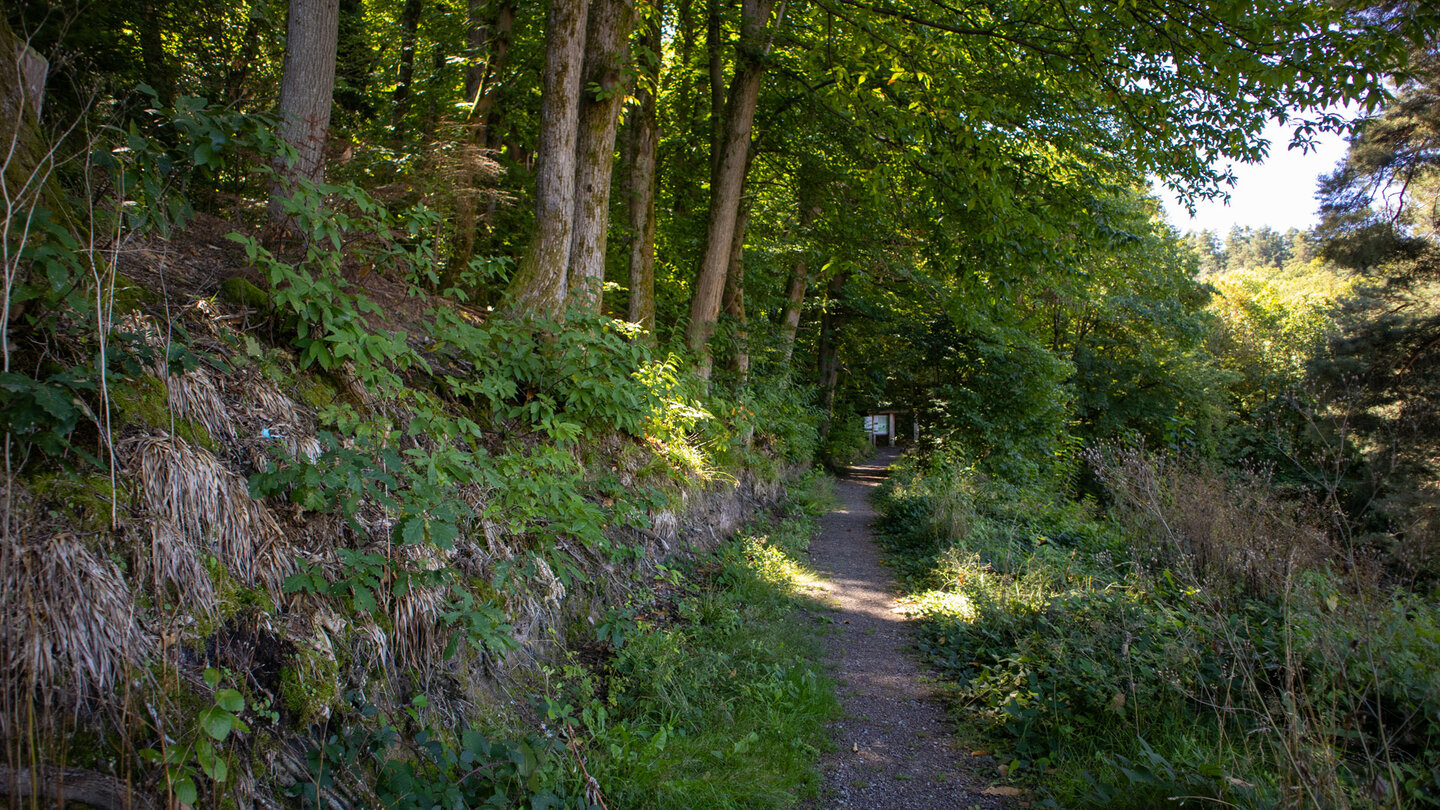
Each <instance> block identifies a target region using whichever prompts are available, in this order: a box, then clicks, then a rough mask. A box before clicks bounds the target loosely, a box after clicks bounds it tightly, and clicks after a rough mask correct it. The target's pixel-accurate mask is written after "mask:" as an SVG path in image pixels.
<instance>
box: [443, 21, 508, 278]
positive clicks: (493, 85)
mask: <svg viewBox="0 0 1440 810" xmlns="http://www.w3.org/2000/svg"><path fill="white" fill-rule="evenodd" d="M484 5H485V4H484V0H470V6H469V8H470V12H469V13H470V27H469V30H468V32H467V34H466V44H467V48H466V55H467V57H468V59H469V65H468V66H467V67H466V69H465V100H466V101H467V102H468V103H469V104H470V109H469V111H468V112H467V114H466V131H467V133H468V137H469V138H470V139H471V141H472V142H473V143H474V144H475V145H476V146H478V147H480V148H481V149H487V148H488V147H489V144H490V140H491V138H492V137H493V134H494V129H495V127H494V120H493V118H494V110H495V103H496V101H497V100H498V99H499V97H500V82H499V76H500V72H501V71H502V70H504V68H505V62H506V58H507V57H508V56H509V54H510V35H511V32H512V31H513V30H514V28H515V4H514V2H513V0H501V2H499V3H498V4H497V5H496V7H495V10H494V14H493V16H491V17H489V18H486V17H484V16H483V12H484ZM487 46H488V48H489V51H490V53H489V55H488V56H487V57H486V58H485V59H484V60H483V61H482V60H481V58H480V53H481V51H482V50H483V49H485V48H486V47H487ZM482 179H483V178H481V177H479V176H478V175H477V174H475V173H469V174H466V175H465V176H464V177H463V178H462V182H463V183H464V184H465V185H466V187H467V188H472V189H473V188H475V187H476V186H477V185H478V184H479V183H480V182H481V180H482ZM491 199H492V200H493V198H491ZM481 202H482V200H481V198H480V197H479V196H478V195H476V194H460V195H459V198H458V199H457V200H456V202H455V239H454V242H453V246H452V248H451V250H450V257H449V259H448V260H447V261H446V265H445V275H444V277H443V278H442V279H441V281H440V289H441V290H442V291H443V290H446V289H449V288H450V287H453V286H454V285H455V282H456V281H457V280H458V279H459V278H460V273H461V271H463V270H464V269H465V267H466V266H467V265H468V264H469V263H470V259H471V257H473V256H474V255H475V237H476V235H477V231H478V230H480V228H481V226H482V218H481V208H480V205H481Z"/></svg>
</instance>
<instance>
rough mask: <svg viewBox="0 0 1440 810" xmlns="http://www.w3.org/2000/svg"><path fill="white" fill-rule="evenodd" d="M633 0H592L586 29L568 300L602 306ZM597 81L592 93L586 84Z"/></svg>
mask: <svg viewBox="0 0 1440 810" xmlns="http://www.w3.org/2000/svg"><path fill="white" fill-rule="evenodd" d="M634 21H635V0H592V2H591V4H590V15H589V20H588V21H587V23H586V33H585V70H584V78H583V79H582V82H583V84H582V87H583V88H585V89H584V90H583V97H582V98H581V101H580V133H579V138H578V142H577V144H576V147H575V150H576V161H577V164H576V169H575V171H576V174H575V224H574V230H573V232H572V233H571V237H570V269H569V273H570V276H569V279H568V283H569V287H570V296H571V303H572V304H574V305H576V306H581V307H584V308H585V309H588V310H590V311H592V312H599V311H600V304H601V289H602V287H603V286H604V283H605V243H606V237H607V232H608V230H609V227H610V179H611V176H612V169H613V167H614V163H615V128H616V124H617V122H618V121H619V116H620V105H621V104H623V103H624V101H625V72H624V71H625V67H626V64H625V63H626V62H627V61H628V59H629V44H630V29H631V28H632V26H633V25H634ZM592 86H594V87H598V88H599V93H598V94H592V93H591V91H590V90H589V88H590V87H592Z"/></svg>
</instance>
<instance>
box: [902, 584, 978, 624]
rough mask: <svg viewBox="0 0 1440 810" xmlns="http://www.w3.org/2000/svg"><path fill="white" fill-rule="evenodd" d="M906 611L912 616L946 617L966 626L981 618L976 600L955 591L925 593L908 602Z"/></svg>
mask: <svg viewBox="0 0 1440 810" xmlns="http://www.w3.org/2000/svg"><path fill="white" fill-rule="evenodd" d="M905 611H906V613H907V614H908V615H911V616H933V617H944V618H946V619H950V620H953V621H960V622H965V623H966V624H969V623H972V622H974V621H975V620H976V619H978V618H979V617H980V613H979V611H978V610H977V609H976V607H975V602H974V600H972V599H971V598H970V597H969V596H966V595H965V594H963V593H955V592H954V591H938V590H936V591H925V592H924V593H922V594H919V595H918V596H916V597H915V598H914V599H913V600H910V601H908V602H907V603H906V605H905Z"/></svg>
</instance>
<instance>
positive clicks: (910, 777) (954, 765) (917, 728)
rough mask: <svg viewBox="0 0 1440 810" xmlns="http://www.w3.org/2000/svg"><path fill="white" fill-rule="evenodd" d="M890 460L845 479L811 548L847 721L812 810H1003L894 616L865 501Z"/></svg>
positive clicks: (885, 456) (891, 590) (890, 584)
mask: <svg viewBox="0 0 1440 810" xmlns="http://www.w3.org/2000/svg"><path fill="white" fill-rule="evenodd" d="M895 458H896V453H895V452H893V451H889V452H882V453H881V454H880V455H879V456H877V457H876V458H875V459H873V460H872V461H870V462H869V463H868V464H865V465H860V466H856V467H853V468H851V469H850V470H849V471H848V473H847V474H846V476H845V477H844V478H842V479H841V480H840V482H839V491H840V497H841V499H842V501H843V503H842V505H841V506H840V507H839V508H838V509H836V510H835V511H833V512H831V513H830V514H828V515H826V516H825V517H824V518H822V519H821V522H820V535H819V537H817V538H816V540H815V542H814V543H813V544H812V545H811V550H810V556H811V561H812V563H813V564H814V565H815V568H816V569H817V570H818V571H819V572H820V574H821V576H822V579H823V580H824V583H823V588H822V590H823V595H824V599H825V600H826V602H828V603H829V604H830V605H832V606H833V607H834V608H835V612H834V613H832V614H831V615H830V618H832V619H833V620H834V622H835V625H834V630H835V632H833V633H830V634H828V635H827V636H826V647H827V650H828V654H829V657H830V661H831V663H832V664H833V665H834V667H835V669H834V677H835V679H836V681H837V682H838V683H839V685H840V700H841V703H842V705H843V707H844V712H845V713H844V717H843V718H842V719H841V720H839V721H837V722H836V723H835V724H834V726H833V728H832V733H833V734H834V740H835V743H836V751H835V753H834V754H832V755H831V756H830V757H828V758H827V760H826V762H825V789H824V793H823V795H822V797H821V798H820V800H819V801H818V802H816V803H815V805H814V807H816V808H827V810H828V808H857V809H858V808H864V810H889V809H890V808H895V809H896V810H899V809H900V808H904V810H944V809H945V808H961V809H962V810H968V809H969V808H995V807H1006V806H1008V805H1007V804H1006V803H1005V800H1004V799H1002V798H1000V797H998V796H993V795H984V794H982V793H981V792H980V791H982V790H984V789H985V788H986V787H988V786H989V784H990V783H989V782H988V781H985V780H984V777H983V776H981V775H979V774H977V773H975V772H974V769H975V768H976V767H977V766H978V765H979V763H975V762H973V761H972V759H973V758H972V757H971V756H970V752H969V751H968V750H960V749H959V748H957V747H956V746H955V743H954V740H955V729H954V728H953V726H952V725H951V724H950V721H949V718H948V717H947V716H946V713H945V709H944V707H942V706H941V705H940V703H939V701H938V700H937V699H936V696H935V694H934V688H933V686H932V685H931V680H930V675H929V673H928V672H927V671H926V670H925V669H924V668H923V667H922V666H921V665H920V664H918V663H917V662H916V660H915V658H914V653H913V651H912V648H911V633H910V627H909V626H907V624H906V622H905V618H904V616H902V615H900V614H899V613H897V612H896V609H897V605H896V602H895V582H894V579H893V578H892V577H891V576H890V572H889V570H888V569H886V568H885V567H883V566H882V565H881V564H880V552H879V550H878V549H877V548H876V547H875V544H874V542H873V540H872V537H871V525H870V524H871V521H872V520H873V519H874V517H875V512H874V510H873V509H872V508H871V505H870V496H871V494H872V493H873V491H874V487H875V486H876V485H877V484H879V483H880V482H881V481H882V480H884V478H885V468H886V466H887V465H889V464H890V463H891V462H892V461H894V459H895ZM985 759H988V758H985ZM990 767H992V768H993V767H994V765H993V763H991V765H990ZM992 773H993V771H992Z"/></svg>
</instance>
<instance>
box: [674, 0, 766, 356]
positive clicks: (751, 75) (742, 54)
mask: <svg viewBox="0 0 1440 810" xmlns="http://www.w3.org/2000/svg"><path fill="white" fill-rule="evenodd" d="M773 8H774V0H744V3H743V5H742V15H743V17H742V19H743V27H742V30H741V35H740V43H739V45H738V47H737V49H736V59H735V78H734V80H733V81H732V82H731V85H730V98H729V101H728V103H727V104H726V106H725V137H724V138H723V142H724V148H723V149H722V150H721V154H720V162H719V165H718V166H717V167H716V170H715V178H714V181H713V182H712V183H711V188H710V215H709V217H708V221H707V224H706V232H705V256H704V258H703V259H702V260H701V263H700V270H699V272H698V273H697V274H696V276H695V286H694V290H693V291H692V293H691V298H690V325H689V327H688V328H687V330H686V333H685V342H686V344H687V345H688V346H689V348H690V350H691V351H693V352H696V353H697V354H699V355H701V358H702V359H701V362H700V370H701V372H702V373H705V372H706V370H708V368H709V362H708V360H707V359H705V358H706V357H707V355H708V348H707V345H708V343H709V341H710V335H711V334H712V333H714V331H715V321H716V319H717V318H718V317H719V315H720V302H721V294H722V293H723V291H724V288H725V276H726V271H727V270H728V268H729V264H730V248H731V242H732V240H733V239H734V237H735V221H736V219H737V218H738V216H739V211H740V192H741V188H742V186H743V185H744V182H745V170H746V168H747V166H748V164H749V151H750V129H751V126H752V125H753V124H754V121H755V105H756V103H757V101H758V100H759V98H760V80H761V77H762V76H763V74H764V69H765V64H764V61H763V60H764V58H765V55H766V51H767V50H768V48H769V39H768V37H767V36H766V28H767V25H766V23H767V22H768V20H769V18H770V12H771V10H772V9H773ZM777 25H778V23H777ZM772 32H773V31H772Z"/></svg>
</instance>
